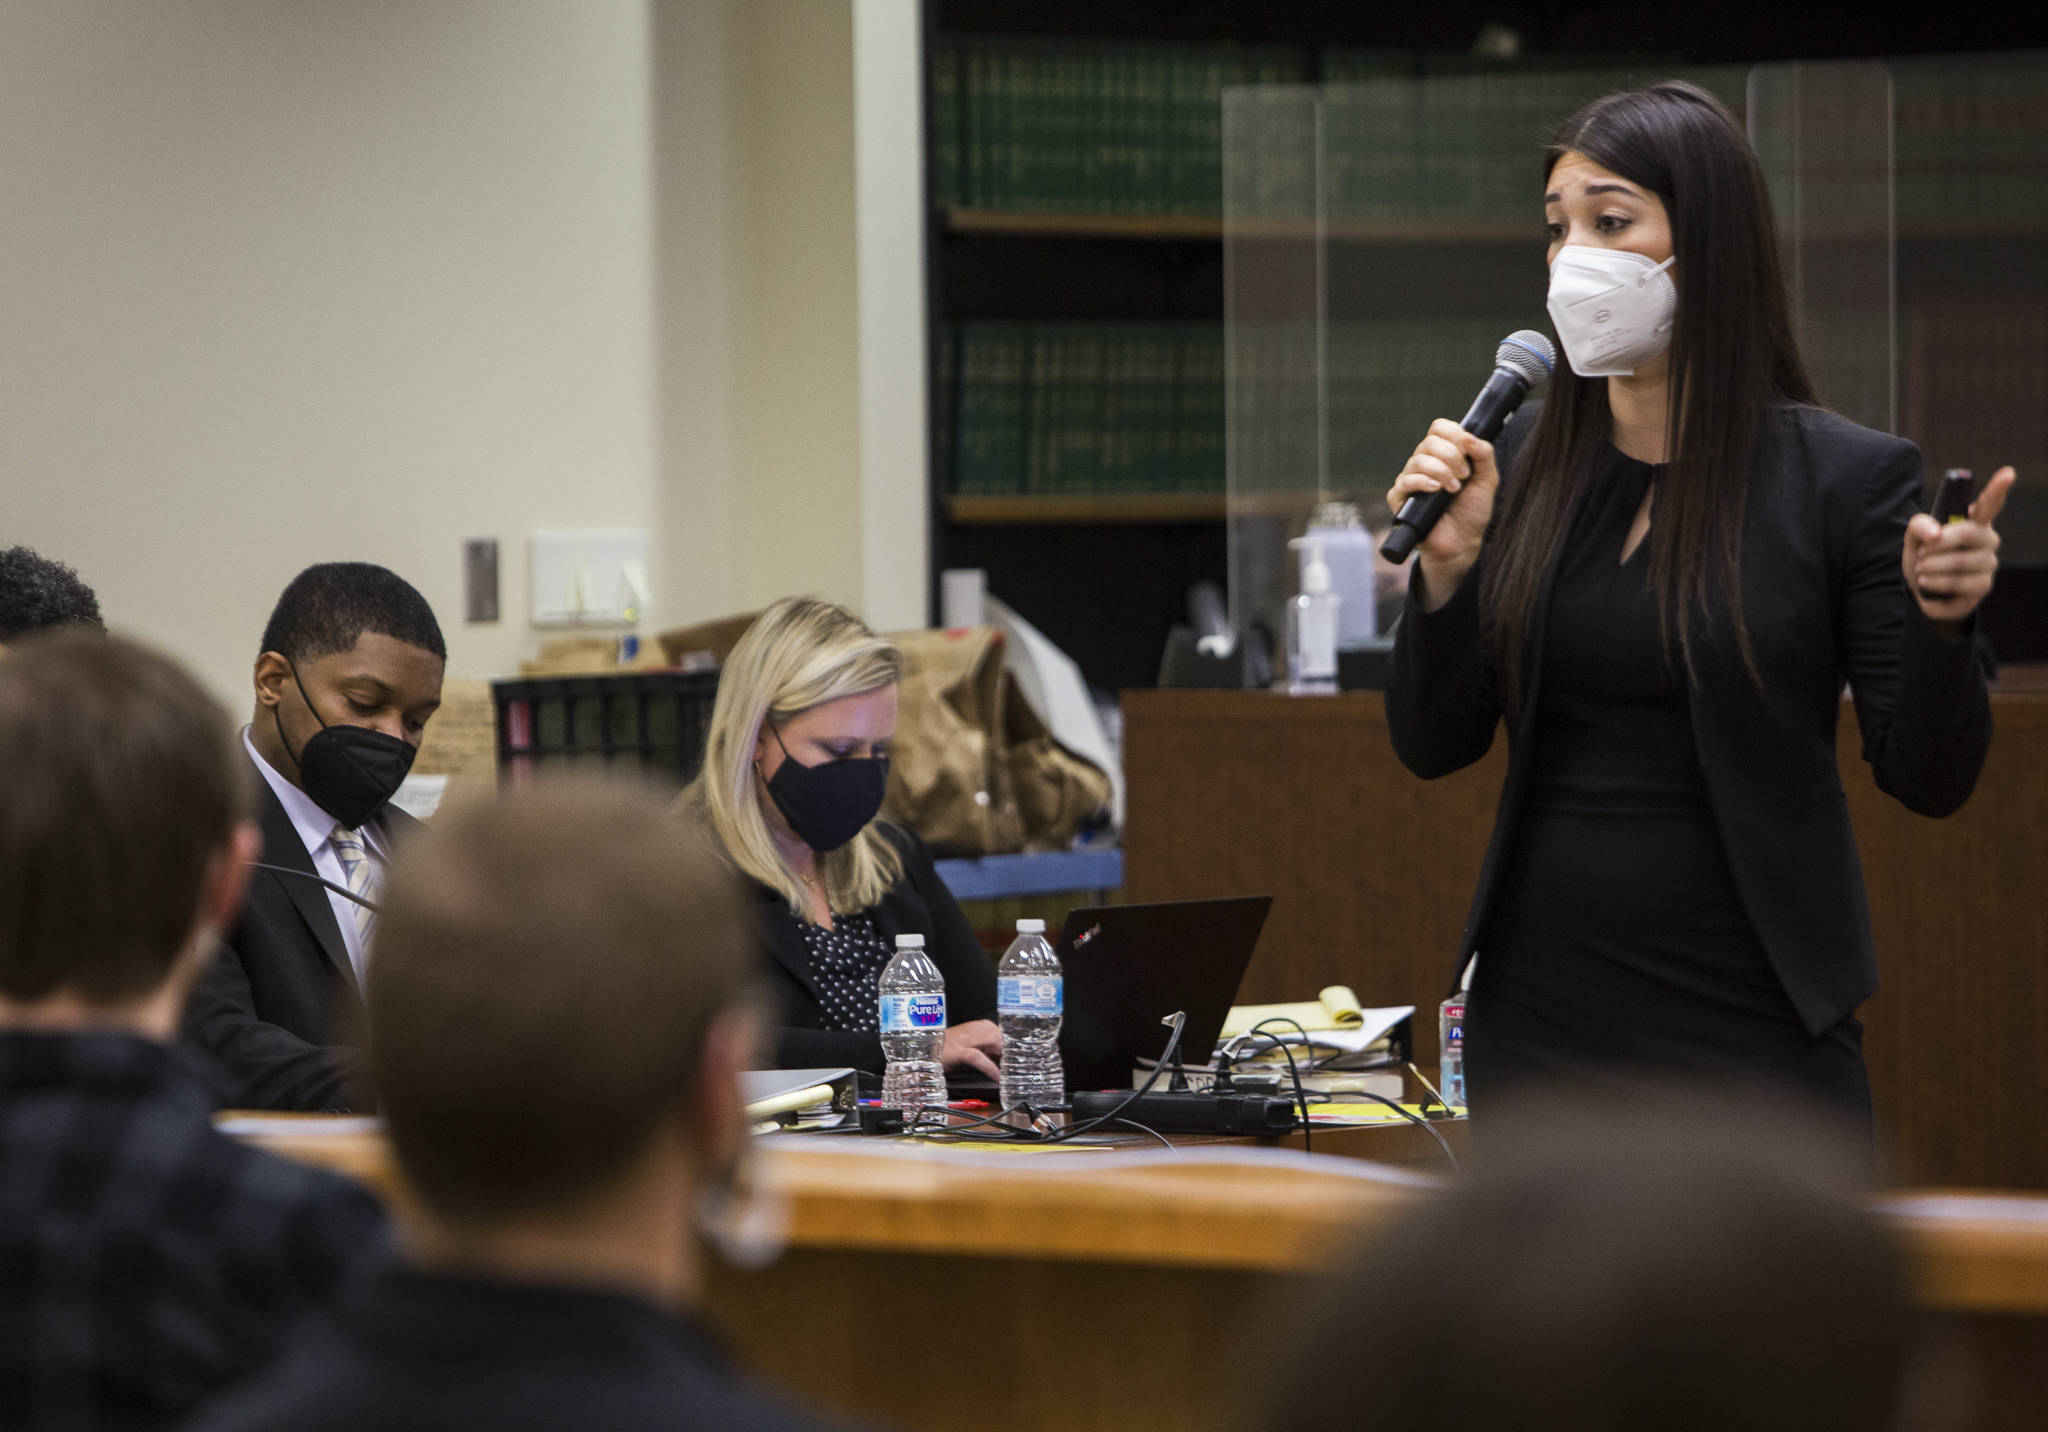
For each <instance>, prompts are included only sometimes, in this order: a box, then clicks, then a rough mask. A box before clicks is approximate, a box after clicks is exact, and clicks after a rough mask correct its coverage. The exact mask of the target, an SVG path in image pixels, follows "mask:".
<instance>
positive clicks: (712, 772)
mask: <svg viewBox="0 0 2048 1432" xmlns="http://www.w3.org/2000/svg"><path fill="white" fill-rule="evenodd" d="M902 679H903V653H902V651H901V650H900V649H899V648H898V647H897V646H896V644H895V643H894V642H892V641H889V640H887V639H886V638H883V637H879V636H876V635H875V634H874V632H872V631H870V630H869V629H868V626H867V623H865V622H863V621H862V620H861V619H860V618H859V617H857V616H855V615H854V614H853V613H852V612H850V611H848V610H847V609H846V608H845V607H842V606H837V605H835V604H833V603H831V602H821V601H819V600H817V599H816V598H815V597H784V598H783V599H782V600H781V601H779V602H777V603H775V604H774V605H773V606H771V607H769V608H768V610H767V611H765V612H763V613H761V615H760V616H759V617H757V618H756V619H755V621H754V624H753V625H752V626H750V627H748V628H747V632H746V635H745V636H743V637H741V638H740V640H739V645H737V646H735V647H734V648H733V649H732V655H731V656H730V657H728V658H727V659H726V663H725V670H724V671H723V672H722V673H721V674H720V676H719V680H718V699H717V701H716V702H715V703H714V704H713V706H712V708H711V729H710V732H709V733H708V734H707V736H706V737H705V741H704V765H703V767H702V768H701V769H700V770H699V771H698V773H697V779H696V780H694V781H692V782H691V783H690V785H689V787H688V789H686V790H685V791H684V792H683V794H682V797H681V801H680V802H679V803H680V804H681V805H682V806H683V807H684V808H685V809H689V810H694V811H696V812H698V813H699V814H700V815H701V816H702V818H703V820H704V822H705V824H706V825H707V826H708V827H709V828H710V831H711V834H712V835H713V836H714V837H715V838H716V840H717V841H718V843H719V845H721V846H722V847H724V850H725V854H726V856H727V858H728V859H730V860H731V861H732V863H733V865H734V866H735V867H737V868H738V870H739V871H740V873H741V874H743V875H747V876H750V877H751V878H753V879H755V880H758V881H760V882H761V883H762V884H763V885H766V886H768V887H769V888H770V889H772V890H775V891H776V892H778V893H779V894H780V895H781V896H782V898H783V899H784V900H786V901H787V902H788V903H789V908H790V910H791V911H792V912H794V913H795V914H796V916H797V917H798V918H799V919H809V918H810V914H809V902H808V901H807V900H806V898H805V896H804V883H803V879H802V877H800V876H799V875H798V874H797V873H796V870H795V869H794V868H793V867H792V866H791V865H790V863H789V861H788V860H787V859H785V858H784V856H783V854H782V851H781V850H780V849H779V848H778V847H777V846H776V844H775V841H774V840H773V839H772V838H771V837H770V835H769V833H768V819H767V817H766V815H764V814H763V813H762V809H761V803H762V802H763V801H765V800H767V799H769V797H768V796H767V795H766V794H765V793H764V792H762V791H761V790H759V789H758V787H757V785H756V782H755V776H754V750H755V748H756V747H757V746H758V745H759V744H760V740H761V726H762V723H763V722H766V721H773V722H774V723H775V724H776V725H777V726H781V725H784V724H786V723H787V722H789V721H791V720H793V719H795V718H796V717H798V716H801V715H802V714H803V713H804V712H806V711H809V710H811V709H812V708H814V707H818V706H823V705H824V704H825V703H826V702H828V701H838V700H841V699H842V698H844V697H848V696H865V695H867V694H868V693H869V692H871V691H880V690H882V689H883V688H885V687H889V686H894V685H896V684H897V683H898V682H899V681H901V680H902ZM818 876H819V879H820V880H821V881H822V882H823V884H824V887H825V903H826V904H827V905H828V906H829V907H830V909H831V910H832V912H833V913H834V914H835V915H837V914H853V913H855V912H857V911H861V910H866V909H869V908H871V907H872V906H874V905H875V904H876V903H877V902H879V901H880V900H881V898H882V896H883V895H885V894H887V893H888V891H889V889H890V887H892V886H894V885H895V884H896V882H897V881H899V880H901V879H902V878H903V858H902V856H901V855H899V854H898V853H897V850H896V847H895V846H894V845H893V844H892V843H891V842H890V840H889V838H888V836H887V835H885V834H883V832H882V830H881V829H880V827H879V823H877V822H870V823H869V824H868V826H867V828H866V829H864V830H863V831H861V833H860V834H859V835H856V836H855V837H854V838H853V839H852V840H850V841H848V842H847V843H846V844H845V845H842V846H840V847H839V849H837V850H831V851H823V852H820V853H819V855H818Z"/></svg>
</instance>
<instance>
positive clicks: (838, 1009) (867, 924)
mask: <svg viewBox="0 0 2048 1432" xmlns="http://www.w3.org/2000/svg"><path fill="white" fill-rule="evenodd" d="M803 931H804V946H805V948H806V949H808V950H809V951H810V956H811V976H812V978H813V979H815V980H817V982H818V994H819V996H820V997H821V1000H822V1003H823V1014H824V1025H825V1028H827V1029H845V1030H854V1031H858V1032H861V1033H866V1034H875V1035H879V1034H880V1033H881V1032H882V1021H881V1013H880V1010H879V1007H878V1000H877V997H876V994H875V985H876V983H877V982H878V981H879V980H880V979H881V978H882V967H883V966H884V965H886V964H888V963H889V959H890V957H891V955H893V954H894V951H892V950H891V949H890V948H889V942H888V941H887V940H885V939H883V938H882V932H881V931H880V930H877V929H876V928H875V922H874V921H873V920H872V919H870V918H869V917H868V916H866V915H835V916H834V917H833V928H832V929H829V930H828V929H826V928H825V927H824V926H823V925H813V924H811V923H810V922H809V921H805V922H804V927H803Z"/></svg>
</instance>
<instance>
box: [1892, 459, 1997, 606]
mask: <svg viewBox="0 0 2048 1432" xmlns="http://www.w3.org/2000/svg"><path fill="white" fill-rule="evenodd" d="M2018 476H2019V475H2018V474H2017V473H2016V472H2014V471H2013V470H2012V468H2010V467H2001V468H2000V469H1999V470H1998V471H1997V472H1994V473H1993V474H1991V481H1989V482H1987V483H1985V484H1984V490H1983V491H1982V492H1981V493H1979V494H1978V495H1977V500H1976V501H1975V502H1973V503H1971V504H1970V512H1969V516H1968V517H1967V518H1965V519H1964V520H1963V521H1961V522H1951V523H1949V524H1948V525H1947V526H1945V527H1944V526H1942V525H1941V524H1939V523H1937V522H1936V521H1935V520H1934V519H1933V518H1932V517H1930V516H1928V515H1927V514H1926V513H1924V512H1923V513H1920V514H1919V515H1918V516H1916V517H1914V518H1913V520H1912V521H1910V522H1908V523H1907V524H1906V543H1905V548H1904V550H1903V551H1902V552H1901V553H1900V554H1899V565H1900V566H1901V567H1902V568H1903V569H1904V570H1905V573H1906V586H1907V587H1908V589H1910V590H1911V591H1912V593H1913V599H1914V600H1915V601H1917V602H1919V603H1920V610H1921V611H1923V612H1925V613H1926V614H1927V619H1928V620H1929V621H1937V622H1960V621H1963V620H1965V619H1966V618H1967V617H1968V616H1969V615H1970V613H1971V612H1973V611H1975V610H1977V604H1978V603H1979V602H1981V601H1983V600H1984V598H1985V596H1986V594H1988V593H1989V592H1990V590H1991V582H1992V579H1993V578H1994V577H1996V576H1997V575H1998V532H1997V531H1996V529H1995V528H1994V526H1993V524H1994V523H1996V522H1997V521H1998V514H1999V511H2000V509H2002V508H2003V507H2004V506H2005V495H2006V493H2007V492H2009V491H2011V490H2012V485H2013V483H2014V481H2015V480H2016V479H2017V478H2018Z"/></svg>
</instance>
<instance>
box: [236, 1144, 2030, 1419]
mask: <svg viewBox="0 0 2048 1432" xmlns="http://www.w3.org/2000/svg"><path fill="white" fill-rule="evenodd" d="M279 1127H285V1126H282V1125H280V1126H279ZM305 1127H306V1130H307V1131H306V1132H297V1131H288V1132H284V1133H265V1134H262V1135H257V1136H251V1137H252V1139H253V1141H254V1142H257V1143H260V1144H263V1145H264V1146H266V1147H269V1148H271V1149H273V1150H275V1151H276V1152H279V1153H282V1154H284V1155H286V1156H288V1157H294V1158H301V1159H305V1160H307V1161H310V1162H316V1163H320V1164H323V1165H325V1166H328V1167H332V1168H337V1169H340V1170H342V1171H344V1172H347V1173H350V1174H352V1175H354V1176H356V1177H359V1178H363V1179H365V1180H366V1181H368V1182H369V1183H370V1184H371V1185H372V1186H373V1187H376V1188H377V1189H379V1190H380V1191H381V1192H382V1193H384V1194H385V1195H386V1196H387V1197H388V1198H390V1199H392V1200H393V1201H395V1202H396V1203H398V1204H399V1205H401V1206H402V1205H403V1203H404V1201H405V1197H404V1191H403V1189H402V1187H401V1186H400V1180H399V1178H398V1176H397V1174H396V1172H395V1170H394V1169H393V1167H392V1164H391V1161H390V1155H389V1152H388V1149H387V1148H386V1146H385V1144H384V1141H383V1137H382V1135H381V1134H380V1133H377V1132H374V1131H370V1130H362V1131H358V1132H352V1133H348V1134H343V1135H331V1134H322V1133H320V1132H317V1130H318V1128H319V1125H318V1124H317V1123H316V1122H312V1121H309V1122H308V1123H307V1124H306V1126H305ZM1391 1132H1392V1131H1391V1130H1381V1129H1377V1128H1373V1129H1347V1130H1335V1129H1331V1130H1324V1129H1318V1130H1317V1131H1316V1140H1317V1146H1318V1148H1320V1149H1328V1150H1330V1152H1331V1153H1332V1154H1335V1153H1338V1152H1339V1151H1340V1150H1341V1151H1342V1152H1343V1153H1345V1154H1349V1155H1351V1156H1350V1157H1342V1156H1339V1157H1327V1156H1325V1155H1323V1154H1317V1155H1314V1156H1308V1157H1304V1156H1302V1155H1299V1154H1295V1153H1292V1152H1287V1151H1283V1150H1273V1149H1258V1148H1247V1147H1237V1146H1226V1145H1224V1144H1223V1143H1222V1141H1218V1142H1217V1143H1213V1144H1208V1145H1202V1146H1194V1147H1186V1148H1183V1149H1181V1150H1180V1151H1179V1157H1178V1158H1177V1159H1176V1157H1175V1155H1174V1154H1170V1153H1167V1152H1165V1151H1162V1150H1157V1149H1153V1150H1151V1151H1146V1150H1143V1149H1139V1148H1130V1149H1118V1150H1114V1151H1107V1152H1038V1153H1027V1152H1015V1151H1004V1150H993V1149H984V1148H973V1147H964V1146H957V1145H956V1146H950V1147H936V1146H931V1145H923V1144H910V1143H908V1142H905V1141H892V1140H862V1139H858V1138H843V1137H833V1136H819V1135H789V1134H773V1135H767V1136H765V1137H763V1138H762V1139H760V1140H757V1142H756V1145H755V1148H756V1151H757V1153H758V1155H759V1157H758V1159H757V1160H756V1164H755V1169H756V1172H755V1178H756V1181H757V1182H758V1184H759V1186H760V1187H761V1188H763V1189H764V1190H766V1191H767V1192H768V1193H769V1194H770V1195H771V1196H772V1197H773V1198H774V1199H775V1200H776V1201H778V1202H779V1203H781V1204H782V1206H783V1218H784V1220H785V1226H786V1229H787V1237H788V1248H787V1251H786V1252H785V1253H784V1254H783V1256H782V1257H781V1258H780V1259H779V1260H778V1261H777V1262H775V1263H774V1264H773V1265H771V1266H770V1267H768V1268H765V1269H761V1270H757V1271H742V1270H736V1269H731V1268H726V1267H723V1266H721V1267H719V1268H717V1269H716V1270H715V1271H714V1273H713V1276H712V1278H711V1280H710V1286H709V1289H708V1304H709V1309H710V1314H711V1316H712V1318H713V1320H714V1321H715V1322H716V1323H717V1324H719V1325H720V1326H721V1327H722V1328H723V1329H724V1331H725V1332H726V1334H727V1336H728V1337H729V1338H730V1339H731V1340H732V1342H733V1344H734V1346H735V1348H736V1349H737V1350H738V1352H739V1354H740V1356H741V1358H742V1359H743V1360H744V1361H746V1362H747V1363H749V1364H750V1365H751V1366H752V1367H753V1368H754V1369H755V1370H756V1371H757V1372H758V1373H759V1374H760V1375H761V1376H763V1377H764V1378H765V1379H766V1380H768V1381H769V1382H771V1383H774V1384H776V1385H779V1386H781V1387H783V1388H786V1389H787V1390H789V1391H791V1392H793V1393H796V1394H799V1395H801V1396H803V1397H805V1398H808V1399H810V1400H812V1401H813V1402H815V1403H817V1404H819V1405H821V1406H824V1407H828V1408H831V1409H834V1410H836V1411H838V1412H841V1413H846V1414H854V1415H858V1416H862V1417H868V1418H873V1419H876V1420H877V1421H879V1422H882V1423H883V1424H884V1425H893V1426H897V1427H903V1428H910V1429H929V1432H959V1429H960V1428H961V1427H963V1426H967V1425H977V1426H978V1425H987V1426H993V1427H1001V1428H1004V1429H1006V1432H1007V1429H1018V1430H1019V1432H1034V1429H1048V1430H1049V1429H1071V1432H1098V1429H1099V1432H1111V1429H1134V1428H1145V1429H1151V1428H1196V1427H1205V1426H1220V1425H1223V1423H1224V1422H1225V1421H1226V1420H1227V1418H1228V1415H1229V1412H1230V1410H1231V1409H1232V1408H1234V1407H1236V1406H1237V1405H1239V1399H1241V1398H1242V1397H1243V1396H1244V1395H1245V1394H1246V1393H1247V1392H1248V1391H1250V1390H1252V1389H1254V1388H1255V1387H1256V1386H1257V1385H1258V1382H1257V1379H1258V1377H1259V1376H1260V1375H1261V1369H1260V1367H1259V1366H1258V1365H1257V1364H1256V1363H1255V1362H1254V1361H1253V1356H1252V1354H1253V1351H1254V1350H1255V1349H1256V1348H1257V1347H1259V1346H1261V1345H1262V1344H1261V1342H1260V1341H1259V1339H1258V1337H1257V1336H1256V1334H1258V1333H1260V1332H1262V1331H1264V1330H1265V1329H1267V1328H1269V1327H1270V1326H1271V1320H1272V1319H1274V1318H1277V1317H1282V1316H1285V1311H1286V1309H1287V1308H1288V1307H1289V1306H1290V1304H1293V1303H1295V1302H1297V1301H1298V1299H1299V1298H1300V1296H1301V1295H1302V1294H1303V1293H1305V1292H1307V1291H1308V1290H1309V1288H1310V1283H1309V1281H1308V1278H1309V1275H1310V1274H1312V1273H1313V1272H1315V1271H1316V1270H1318V1269H1321V1268H1324V1267H1326V1266H1328V1265H1329V1264H1330V1262H1331V1261H1332V1259H1333V1258H1334V1257H1336V1256H1339V1255H1340V1253H1341V1251H1342V1250H1343V1249H1344V1247H1345V1246H1346V1245H1347V1244H1348V1243H1349V1242H1350V1241H1351V1240H1352V1239H1354V1238H1355V1237H1357V1236H1358V1235H1359V1233H1360V1232H1361V1231H1362V1230H1367V1229H1370V1228H1371V1227H1373V1226H1374V1225H1375V1224H1376V1223H1378V1222H1380V1221H1381V1220H1383V1219H1385V1218H1386V1217H1388V1216H1389V1215H1390V1214H1391V1213H1393V1212H1394V1211H1396V1210H1398V1209H1400V1208H1401V1207H1403V1206H1404V1205H1405V1204H1407V1203H1408V1202H1409V1201H1411V1200H1413V1199H1417V1198H1424V1197H1428V1196H1429V1191H1430V1188H1431V1186H1432V1181H1431V1180H1430V1179H1427V1178H1424V1177H1421V1176H1419V1175H1417V1174H1416V1173H1414V1172H1412V1168H1413V1167H1414V1166H1413V1165H1411V1164H1402V1165H1400V1166H1397V1167H1392V1168H1387V1167H1382V1166H1379V1165H1377V1164H1375V1163H1374V1162H1373V1160H1372V1155H1373V1154H1374V1153H1375V1152H1377V1151H1379V1150H1380V1149H1381V1148H1382V1147H1389V1148H1392V1147H1396V1145H1394V1144H1387V1145H1382V1144H1381V1143H1379V1142H1378V1138H1379V1136H1380V1135H1381V1134H1382V1133H1391ZM1398 1147H1401V1148H1404V1149H1405V1148H1407V1147H1408V1146H1407V1145H1406V1144H1405V1143H1402V1144H1400V1145H1398ZM1881 1206H1882V1207H1883V1208H1884V1209H1885V1210H1886V1212H1887V1213H1888V1214H1889V1215H1890V1216H1891V1217H1893V1218H1894V1219H1895V1220H1896V1221H1897V1224H1898V1226H1899V1227H1900V1228H1901V1229H1902V1231H1903V1232H1904V1234H1905V1237H1906V1241H1907V1244H1908V1247H1909V1249H1910V1251H1911V1254H1912V1257H1913V1259H1914V1265H1915V1271H1916V1277H1917V1284H1918V1288H1919V1295H1920V1300H1921V1302H1922V1303H1923V1305H1924V1306H1926V1307H1928V1308H1930V1309H1933V1310H1937V1311H1938V1312H1940V1313H1941V1314H1943V1315H1944V1316H1948V1317H1951V1318H1960V1319H1962V1320H1965V1321H1966V1322H1967V1324H1968V1325H1969V1326H1970V1327H1971V1328H1973V1329H1975V1331H1976V1334H1977V1336H1978V1340H1979V1342H1980V1345H1982V1346H1985V1347H1986V1348H1987V1349H1988V1355H1989V1356H1991V1357H1992V1358H1993V1360H1994V1364H1995V1371H1996V1373H1997V1382H1998V1385H1999V1386H2000V1387H2001V1388H2010V1387H2011V1386H2013V1385H2014V1383H2015V1381H2016V1380H2017V1381H2022V1382H2024V1381H2025V1379H2027V1378H2031V1379H2032V1382H2031V1383H2029V1384H2027V1387H2026V1389H2025V1390H2024V1391H2022V1392H2020V1393H2015V1394H2012V1395H2011V1396H2010V1397H2009V1398H2008V1402H2012V1401H2015V1400H2017V1401H2023V1400H2024V1398H2025V1397H2027V1396H2034V1395H2039V1394H2040V1391H2041V1389H2040V1386H2039V1384H2040V1382H2041V1379H2042V1374H2043V1372H2044V1371H2048V1197H2032V1196H1998V1197H1984V1196H1977V1195H1969V1194H1961V1193H1957V1194H1946V1193H1939V1192H1937V1193H1926V1194H1917V1195H1911V1196H1901V1197H1898V1198H1893V1199H1887V1200H1884V1201H1883V1203H1882V1204H1881ZM999 1349H1001V1350H1005V1351H1002V1352H1000V1353H999V1352H998V1350H999ZM1984 1425H1986V1426H1994V1425H1999V1426H2002V1425H2005V1424H2003V1423H1986V1424H1984ZM2015 1425H2020V1424H2015Z"/></svg>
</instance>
